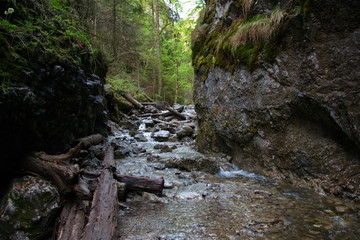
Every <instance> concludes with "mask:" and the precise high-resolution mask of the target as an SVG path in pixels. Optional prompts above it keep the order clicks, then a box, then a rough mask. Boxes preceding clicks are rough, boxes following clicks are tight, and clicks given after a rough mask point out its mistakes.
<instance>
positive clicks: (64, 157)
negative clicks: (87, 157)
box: [34, 142, 83, 162]
mask: <svg viewBox="0 0 360 240" xmlns="http://www.w3.org/2000/svg"><path fill="white" fill-rule="evenodd" d="M82 146H83V143H81V142H80V143H78V144H77V145H76V146H75V147H73V148H70V150H69V151H68V152H67V153H64V154H59V155H48V154H46V153H41V152H38V153H34V155H35V156H36V157H38V158H40V159H42V160H44V161H53V162H70V161H71V158H72V157H73V156H74V155H76V154H78V153H79V152H80V150H81V148H82Z"/></svg>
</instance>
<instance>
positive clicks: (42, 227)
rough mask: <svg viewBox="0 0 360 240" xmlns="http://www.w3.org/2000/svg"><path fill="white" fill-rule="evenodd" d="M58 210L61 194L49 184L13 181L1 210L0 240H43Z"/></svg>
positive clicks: (24, 180) (36, 179)
mask: <svg viewBox="0 0 360 240" xmlns="http://www.w3.org/2000/svg"><path fill="white" fill-rule="evenodd" d="M59 209H60V195H59V193H58V191H57V190H56V188H55V187H54V186H52V185H51V184H50V183H49V182H47V181H45V180H42V179H40V178H35V177H30V176H26V177H23V178H21V179H16V180H14V181H13V183H12V184H11V185H10V187H9V190H8V193H7V194H6V196H5V198H4V199H3V202H2V204H1V208H0V239H14V240H15V239H43V238H44V236H46V235H47V234H49V233H51V226H53V225H54V224H53V221H54V218H55V216H56V214H57V212H58V210H59ZM49 227H50V229H49Z"/></svg>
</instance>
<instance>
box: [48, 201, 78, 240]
mask: <svg viewBox="0 0 360 240" xmlns="http://www.w3.org/2000/svg"><path fill="white" fill-rule="evenodd" d="M84 225H85V210H84V208H83V206H81V204H80V203H79V202H75V203H70V202H68V203H67V204H65V206H64V208H63V210H62V212H61V215H60V218H59V220H58V223H57V232H56V235H55V239H56V240H74V239H81V235H82V233H83V229H84Z"/></svg>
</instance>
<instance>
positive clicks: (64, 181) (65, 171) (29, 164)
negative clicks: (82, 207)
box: [24, 156, 80, 194]
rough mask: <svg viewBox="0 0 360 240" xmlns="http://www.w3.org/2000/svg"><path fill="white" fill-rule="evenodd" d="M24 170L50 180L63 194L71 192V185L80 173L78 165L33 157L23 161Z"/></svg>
mask: <svg viewBox="0 0 360 240" xmlns="http://www.w3.org/2000/svg"><path fill="white" fill-rule="evenodd" d="M24 168H25V169H26V170H27V171H30V172H33V173H36V174H38V175H40V176H43V177H45V178H47V179H50V180H51V181H52V182H53V183H54V184H55V185H56V187H57V188H58V190H59V191H60V192H61V193H63V194H67V193H70V192H72V191H73V189H72V185H71V184H72V183H75V182H76V181H77V177H78V173H79V171H80V170H79V167H78V165H69V164H67V163H64V162H60V163H58V162H55V161H46V160H43V159H41V158H39V157H35V156H31V157H28V158H26V159H25V162H24Z"/></svg>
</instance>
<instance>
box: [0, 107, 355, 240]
mask: <svg viewBox="0 0 360 240" xmlns="http://www.w3.org/2000/svg"><path fill="white" fill-rule="evenodd" d="M146 108H147V110H146V112H147V113H146V114H144V113H140V112H136V111H134V112H133V113H132V114H129V115H126V116H125V115H124V116H123V117H122V120H121V121H120V122H119V123H118V124H117V123H114V122H109V123H108V130H109V132H110V134H109V136H108V138H107V141H105V142H106V143H105V145H109V143H110V144H111V145H112V147H113V148H114V149H115V151H114V155H115V160H116V173H117V174H120V175H127V176H129V175H133V176H135V177H138V176H146V177H150V178H152V179H158V178H163V179H164V180H165V186H164V189H163V192H162V194H161V195H156V194H152V193H148V192H130V191H126V193H127V194H126V196H124V195H121V196H119V198H121V199H122V202H120V210H119V212H117V210H115V211H116V214H117V216H118V221H117V222H118V226H117V235H118V238H117V239H122V240H125V239H128V240H131V239H133V240H135V239H136V240H152V239H162V240H175V239H177V240H183V239H286V240H288V239H290V240H291V239H294V240H295V239H302V240H303V239H333V240H343V239H359V237H358V236H359V234H360V228H359V227H360V213H359V210H360V205H359V204H358V203H355V202H352V201H350V200H343V199H339V198H335V197H331V196H325V195H319V194H318V193H316V192H314V191H311V190H308V189H306V188H303V189H302V188H295V187H293V186H290V185H284V184H280V183H278V182H275V181H273V180H271V179H269V178H266V177H264V176H261V175H257V174H255V173H250V172H247V171H244V170H241V169H238V168H236V166H234V165H233V164H232V163H231V162H232V158H231V157H230V156H227V155H226V154H212V155H204V154H202V153H200V152H198V151H197V150H195V144H194V139H195V138H196V135H197V124H196V122H195V119H196V117H195V116H196V115H195V111H194V108H193V106H185V107H184V108H183V111H182V112H181V114H182V116H183V118H186V120H176V119H174V118H173V117H172V116H165V115H168V113H167V112H166V111H159V110H156V109H155V108H154V109H153V110H154V111H153V112H152V110H151V108H152V107H151V106H147V107H146ZM174 109H175V110H176V109H177V110H179V111H180V110H181V109H182V108H180V107H179V106H178V107H174ZM149 112H150V113H149ZM103 150H104V143H102V144H98V145H92V146H91V147H89V148H88V149H86V150H82V151H80V153H79V158H78V159H77V158H76V159H77V163H78V164H79V166H80V168H81V169H82V172H83V173H84V175H82V176H81V179H82V180H84V179H86V178H88V177H90V176H91V175H89V176H88V174H89V173H90V172H101V170H102V168H103V167H102V161H101V159H103V158H104V152H103ZM200 150H205V149H200ZM88 180H91V181H93V182H96V181H97V180H96V177H95V178H91V179H88ZM130 190H131V189H130ZM122 193H123V194H125V191H123V192H122ZM63 200H64V199H63ZM63 200H62V198H61V194H59V192H58V190H57V189H56V188H55V187H54V186H53V185H52V184H51V183H50V182H48V181H46V180H44V179H42V178H40V177H38V176H32V177H30V176H25V177H23V178H22V179H19V180H14V181H13V184H12V185H11V187H10V188H9V190H8V191H7V194H6V197H5V198H4V199H3V201H2V204H1V207H0V239H1V240H2V239H11V240H12V239H14V240H15V239H16V240H18V239H23V240H27V239H52V236H51V235H52V232H51V231H52V229H53V227H51V226H53V225H54V219H55V218H56V217H58V215H59V213H60V211H61V206H62V205H63ZM68 200H69V199H68ZM89 200H90V199H89ZM89 200H83V201H81V202H82V205H81V206H82V207H81V208H79V209H78V210H79V211H81V210H83V211H84V212H86V213H87V212H90V211H91V207H90V201H89ZM116 203H117V200H116ZM84 219H85V218H84ZM71 221H74V220H71ZM85 221H86V220H85ZM72 224H75V225H76V221H74V222H71V224H70V225H71V227H74V229H75V225H74V226H72ZM72 230H73V229H71V230H69V231H72ZM58 232H59V231H57V233H58ZM55 233H56V232H55ZM80 234H81V232H80Z"/></svg>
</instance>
